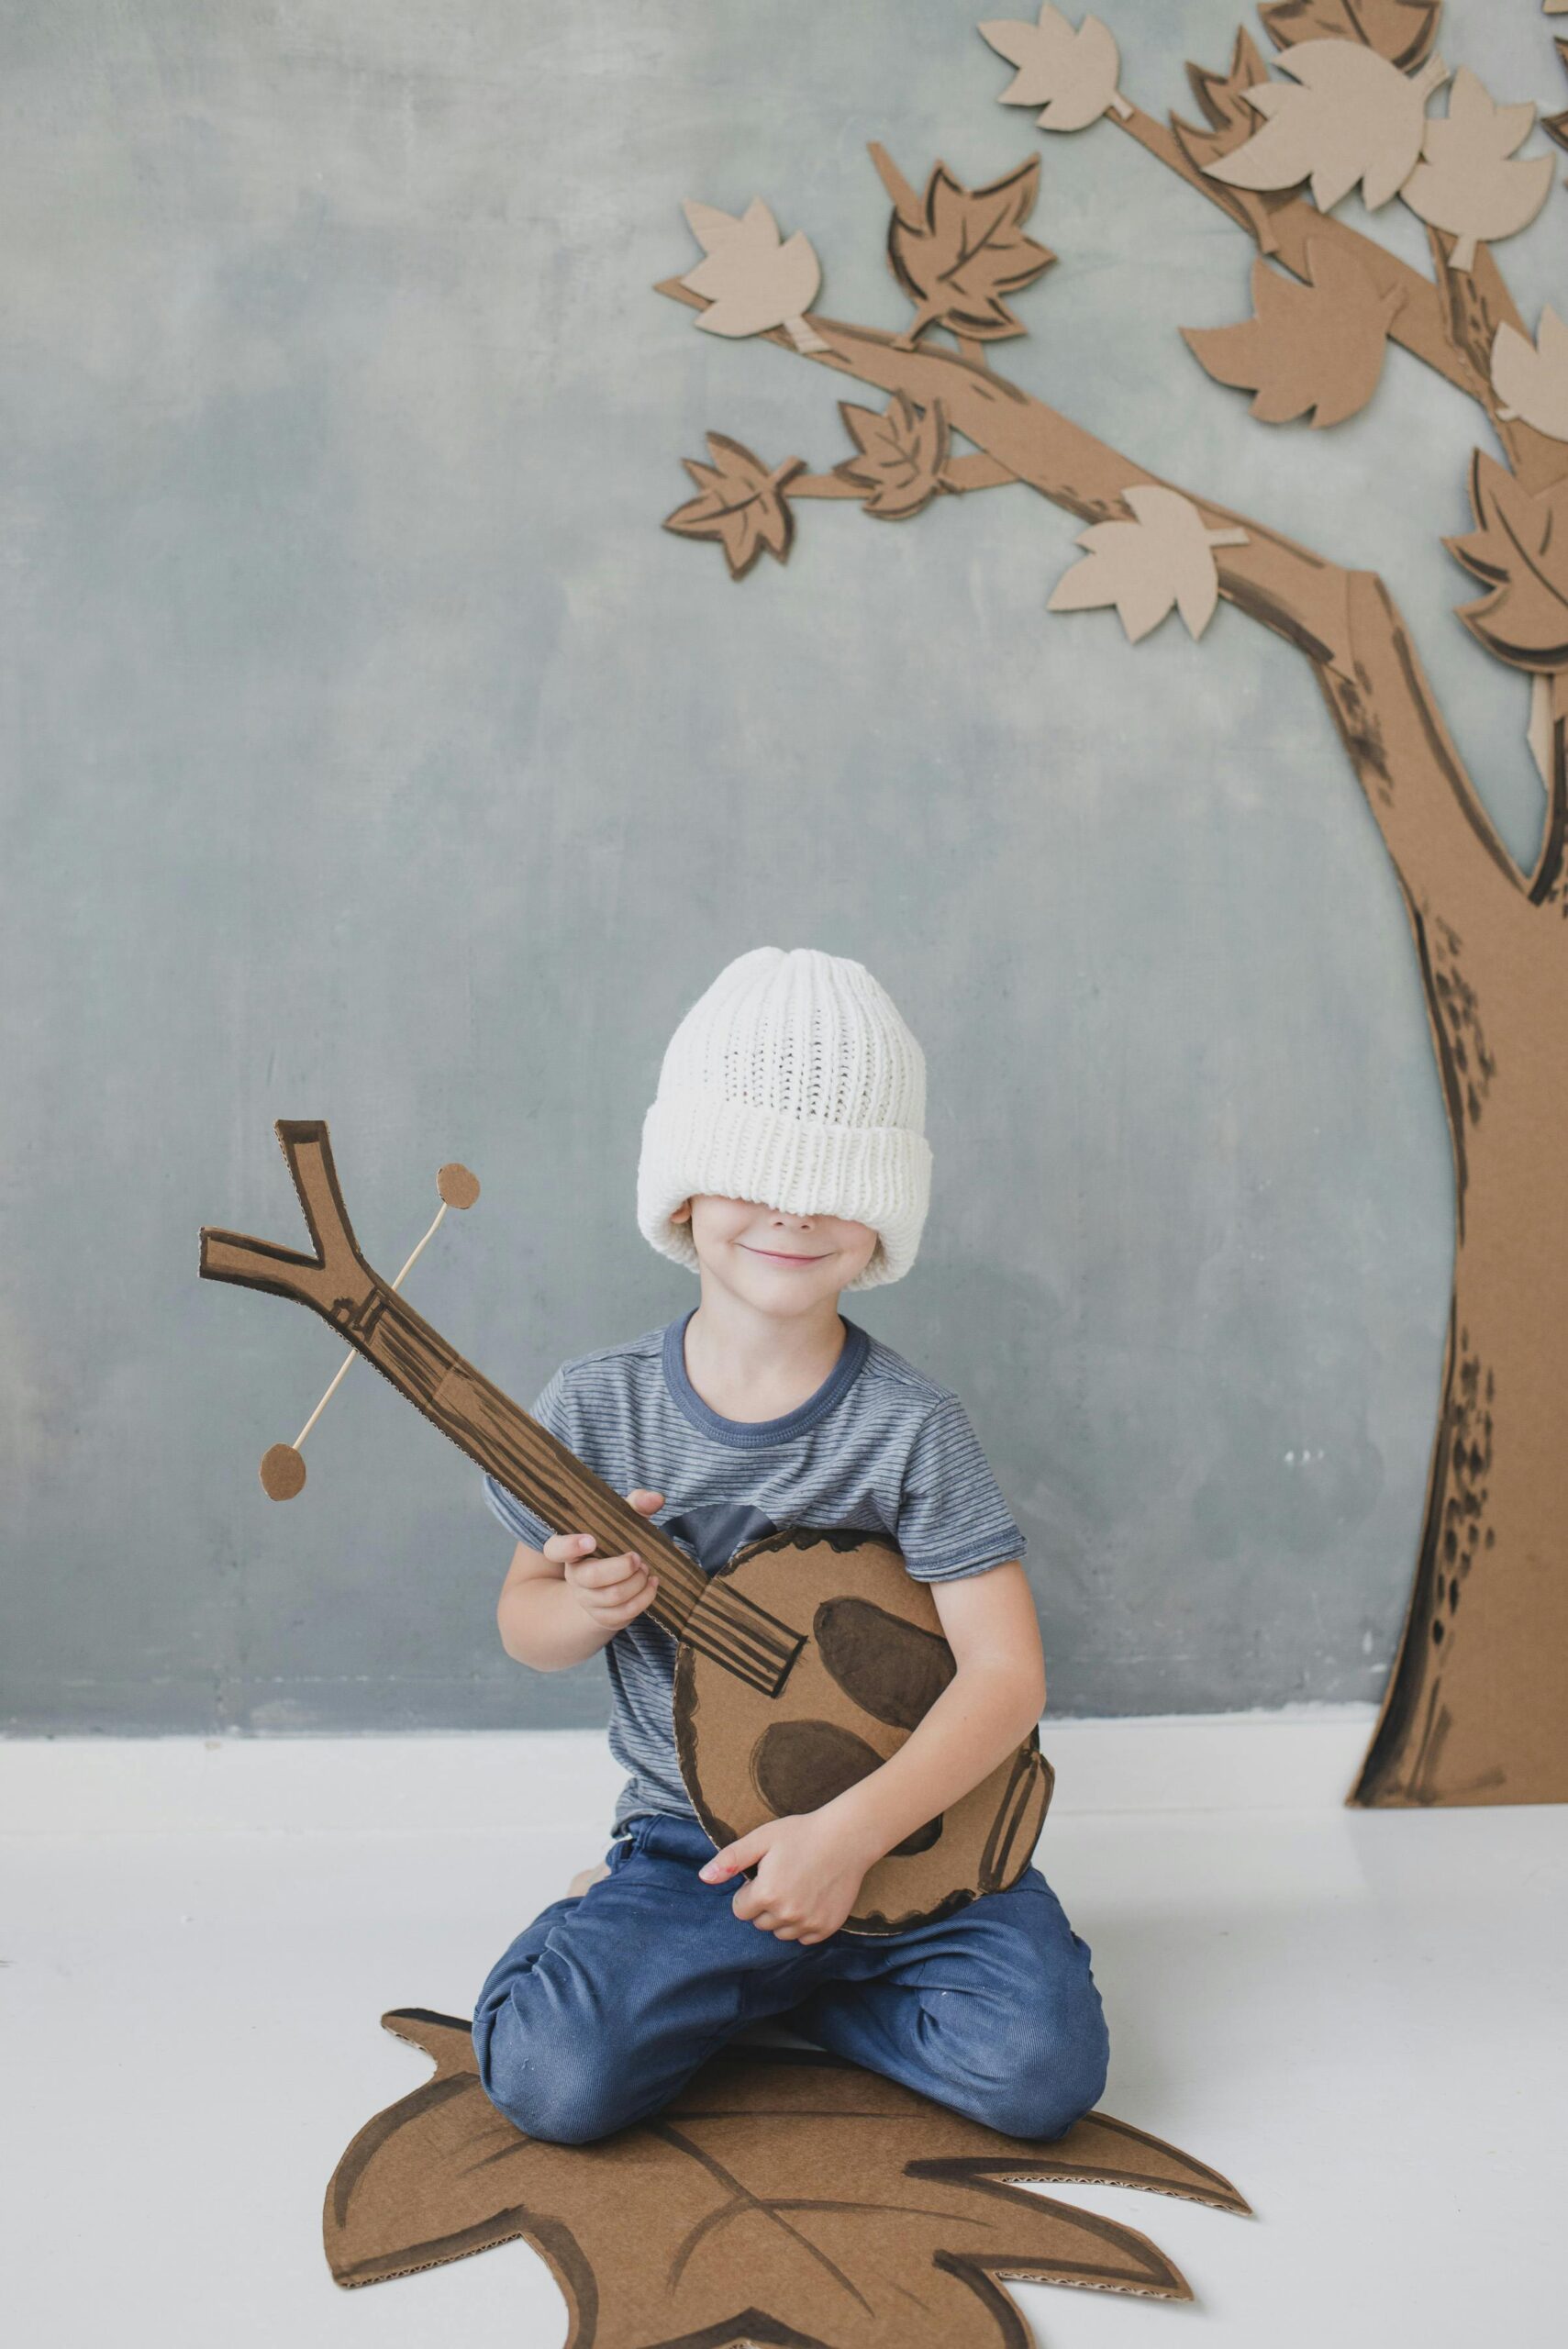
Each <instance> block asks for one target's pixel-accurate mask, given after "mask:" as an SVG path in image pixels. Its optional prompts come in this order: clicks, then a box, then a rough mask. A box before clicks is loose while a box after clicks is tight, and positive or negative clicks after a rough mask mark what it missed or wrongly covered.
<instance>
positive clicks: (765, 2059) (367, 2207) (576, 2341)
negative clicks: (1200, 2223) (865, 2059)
mask: <svg viewBox="0 0 1568 2349" xmlns="http://www.w3.org/2000/svg"><path fill="white" fill-rule="evenodd" d="M382 2022H383V2024H384V2027H385V2029H386V2030H388V2031H390V2032H395V2034H396V2035H397V2037H398V2038H400V2039H406V2040H407V2041H409V2042H410V2043H412V2044H413V2045H415V2046H417V2047H420V2048H422V2049H423V2050H424V2051H425V2053H426V2054H428V2055H429V2056H430V2057H432V2058H433V2060H434V2062H435V2065H436V2069H435V2071H434V2073H433V2074H432V2075H431V2076H430V2077H429V2078H428V2080H426V2081H425V2082H424V2083H423V2085H422V2086H420V2087H417V2088H415V2089H413V2090H412V2091H411V2092H410V2093H409V2094H408V2095H406V2096H405V2097H402V2098H400V2099H399V2100H398V2101H397V2102H396V2103H395V2104H394V2105H389V2106H388V2107H387V2109H386V2110H384V2112H378V2113H377V2114H376V2115H375V2117H374V2119H373V2120H372V2121H367V2122H366V2123H365V2126H364V2127H363V2128H362V2129H361V2131H360V2132H359V2133H358V2134H357V2136H356V2137H355V2138H354V2139H353V2142H352V2143H350V2145H349V2146H348V2147H347V2149H346V2151H345V2152H344V2154H343V2156H342V2158H341V2160H340V2161H339V2164H338V2166H337V2168H336V2170H335V2171H334V2172H333V2175H332V2178H331V2181H330V2183H329V2184H328V2188H327V2196H326V2206H325V2209H324V2210H323V2213H322V2234H323V2241H324V2243H325V2248H326V2252H327V2259H328V2266H330V2268H331V2271H332V2275H333V2278H334V2280H335V2281H336V2282H337V2283H339V2284H341V2285H345V2286H353V2285H360V2284H376V2283H381V2282H384V2280H385V2279H386V2278H388V2277H394V2276H406V2275H409V2274H411V2273H412V2272H413V2271H414V2270H416V2269H417V2268H422V2267H438V2266H443V2265H445V2263H447V2262H448V2261H450V2260H453V2259H462V2258H464V2257H466V2256H467V2255H469V2254H472V2253H473V2252H478V2251H484V2250H486V2249H488V2248H489V2246H490V2245H491V2244H493V2243H507V2242H512V2241H515V2240H516V2239H517V2238H518V2237H519V2236H521V2237H523V2238H525V2239H526V2240H527V2241H528V2242H529V2243H532V2244H533V2245H534V2247H535V2249H536V2250H537V2251H539V2253H540V2254H542V2256H543V2257H544V2259H545V2260H546V2261H547V2262H548V2263H549V2266H550V2273H551V2274H552V2275H553V2277H555V2280H556V2282H557V2283H558V2284H559V2286H560V2287H561V2290H562V2295H563V2297H564V2299H565V2300H566V2305H567V2310H568V2314H569V2323H568V2329H567V2335H566V2349H588V2344H589V2343H593V2344H594V2349H695V2344H698V2343H706V2344H707V2349H736V2344H740V2343H763V2342H769V2343H778V2344H780V2345H781V2349H783V2344H787V2343H793V2344H794V2349H828V2344H831V2349H1003V2344H1006V2349H1020V2344H1021V2343H1023V2342H1024V2341H1025V2340H1026V2339H1027V2338H1029V2334H1028V2332H1027V2328H1026V2327H1025V2326H1024V2324H1023V2322H1022V2321H1021V2319H1020V2317H1019V2315H1018V2308H1017V2306H1016V2304H1015V2303H1014V2301H1013V2300H1012V2299H1010V2298H1009V2297H1008V2295H1007V2294H1006V2292H1005V2291H1003V2290H1002V2289H1001V2288H1000V2280H999V2279H1001V2278H1004V2277H1017V2278H1020V2279H1023V2280H1026V2281H1028V2282H1029V2283H1036V2284H1068V2285H1075V2286H1077V2287H1079V2288H1084V2289H1087V2290H1090V2291H1101V2292H1129V2293H1134V2294H1137V2295H1139V2296H1140V2297H1142V2298H1145V2299H1167V2300H1190V2299H1192V2297H1193V2295H1192V2290H1191V2288H1190V2286H1189V2285H1188V2284H1187V2282H1186V2279H1185V2277H1184V2276H1183V2275H1182V2274H1181V2271H1180V2270H1179V2269H1178V2268H1177V2267H1176V2266H1175V2265H1174V2263H1173V2261H1172V2260H1170V2259H1169V2258H1167V2256H1166V2255H1165V2254H1164V2253H1163V2252H1162V2250H1161V2249H1160V2247H1159V2245H1158V2244H1156V2243H1151V2241H1150V2240H1149V2238H1148V2236H1147V2235H1144V2234H1140V2233H1139V2232H1137V2231H1136V2230H1135V2229H1133V2228H1131V2227H1128V2226H1123V2225H1122V2224H1121V2223H1120V2222H1119V2221H1117V2220H1114V2219H1108V2218H1105V2217H1103V2216H1102V2215H1101V2214H1100V2213H1099V2212H1098V2211H1092V2210H1080V2209H1078V2208H1076V2207H1075V2206H1074V2205H1073V2204H1072V2203H1070V2202H1063V2201H1060V2200H1058V2199H1055V2197H1047V2196H1043V2195H1038V2194H1026V2193H1020V2192H1018V2189H1017V2188H1016V2187H1015V2186H1013V2185H1010V2184H1007V2183H1006V2182H1005V2181H1007V2180H1013V2179H1019V2178H1029V2179H1035V2178H1038V2179H1040V2180H1044V2181H1048V2182H1052V2183H1055V2182H1062V2183H1064V2184H1067V2185H1069V2186H1072V2185H1091V2184H1092V2185H1096V2186H1123V2187H1132V2188H1137V2189H1139V2190H1140V2191H1141V2192H1144V2193H1149V2194H1168V2195H1174V2196H1178V2197H1180V2198H1181V2199H1184V2200H1186V2201H1193V2202H1202V2203H1207V2205H1208V2206H1209V2207H1210V2208H1211V2209H1213V2210H1231V2211H1237V2212H1242V2213H1245V2212H1246V2211H1247V2210H1248V2205H1247V2203H1246V2202H1245V2201H1244V2200H1243V2199H1242V2198H1241V2196H1240V2194H1239V2193H1238V2192H1237V2190H1236V2188H1234V2187H1233V2186H1232V2185H1231V2184H1230V2183H1229V2179H1227V2178H1224V2177H1222V2176H1220V2175H1219V2173H1218V2170H1212V2169H1209V2168H1208V2167H1207V2166H1206V2165H1205V2164H1203V2163H1201V2162H1197V2161H1195V2160H1194V2159H1193V2158H1192V2156H1191V2155H1190V2154H1184V2153H1181V2152H1179V2151H1178V2150H1177V2148H1176V2147H1175V2146H1174V2145H1168V2144H1165V2143H1162V2141H1161V2139H1159V2138H1158V2137H1151V2136H1147V2135H1145V2133H1144V2132H1142V2131H1141V2130H1139V2129H1131V2128H1129V2126H1128V2125H1127V2123H1126V2122H1125V2121H1113V2120H1112V2119H1111V2117H1110V2115H1109V2114H1108V2113H1104V2112H1091V2113H1088V2114H1086V2115H1085V2116H1084V2119H1083V2120H1082V2121H1078V2122H1076V2123H1075V2125H1074V2126H1073V2128H1072V2129H1070V2130H1069V2131H1068V2132H1067V2134H1066V2135H1065V2136H1064V2137H1058V2138H1055V2139H1053V2140H1051V2141H1050V2142H1033V2141H1030V2140H1027V2139H1021V2138H1017V2137H1004V2136H1002V2135H1000V2134H999V2133H998V2132H996V2131H995V2130H993V2129H987V2128H984V2127H983V2126H982V2125H981V2124H980V2123H979V2122H978V2121H968V2120H965V2119H964V2118H963V2117H962V2114H960V2113H956V2112H950V2111H948V2110H945V2108H943V2107H942V2106H940V2105H938V2104H934V2103H932V2102H931V2101H930V2100H929V2099H927V2098H925V2097H922V2096H917V2095H916V2094H915V2093H914V2092H913V2090H911V2089H909V2088H906V2087H899V2086H898V2085H897V2083H896V2082H895V2081H893V2080H889V2079H884V2078H883V2077H882V2076H880V2075H879V2074H877V2073H874V2072H865V2071H862V2070H861V2069H860V2067H859V2066H858V2065H852V2064H846V2063H844V2062H843V2061H841V2059H840V2058H839V2057H837V2056H833V2055H828V2054H823V2053H821V2052H820V2051H818V2050H817V2049H815V2048H804V2047H794V2046H790V2047H781V2046H763V2045H760V2044H755V2043H753V2044H750V2045H742V2044H740V2043H731V2044H730V2045H729V2046H728V2047H725V2048H723V2049H721V2050H720V2051H719V2052H718V2054H716V2055H714V2056H712V2057H710V2058H709V2060H708V2062H707V2063H706V2064H705V2065H703V2066H702V2068H701V2069H700V2070H699V2071H698V2072H696V2073H695V2074H694V2076H693V2077H692V2078H691V2079H690V2080H688V2081H687V2083H686V2085H685V2087H684V2088H682V2089H681V2090H680V2091H679V2093H678V2094H677V2095H676V2096H675V2097H674V2098H673V2100H672V2101H671V2102H670V2103H669V2104H668V2105H666V2106H665V2107H664V2108H663V2109H662V2110H661V2111H660V2112H659V2113H657V2114H656V2115H655V2116H654V2117H653V2118H652V2119H651V2120H649V2121H640V2122H638V2123H635V2124H634V2125H633V2126H631V2127H629V2128H626V2129H620V2130H617V2132H616V2133H615V2134H614V2136H612V2137H607V2138H604V2139H602V2140H600V2141H599V2142H598V2143H594V2144H588V2145H562V2144H555V2143H546V2142H544V2141H542V2140H540V2139H539V2138H534V2137H526V2136H524V2135H523V2133H522V2132H521V2131H520V2130H518V2129H516V2128H514V2126H513V2125H512V2123H511V2122H510V2121H507V2120H506V2118H505V2117H504V2115H502V2114H501V2113H499V2112H498V2111H497V2110H495V2106H494V2105H493V2104H491V2102H490V2101H489V2099H488V2098H487V2097H486V2096H485V2094H484V2089H483V2087H482V2086H481V2084H480V2081H479V2077H478V2073H477V2070H476V2068H475V2064H474V2054H473V2041H472V2038H471V2036H470V2032H469V2026H468V2024H467V2023H466V2022H464V2021H461V2020H460V2019H459V2018H458V2017H457V2016H455V2015H440V2014H432V2013H430V2012H429V2011H428V2009H423V2008H417V2007H415V2008H404V2009H398V2010H395V2011H394V2012H392V2013H390V2014H384V2015H383V2017H382Z"/></svg>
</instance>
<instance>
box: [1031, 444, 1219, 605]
mask: <svg viewBox="0 0 1568 2349" xmlns="http://www.w3.org/2000/svg"><path fill="white" fill-rule="evenodd" d="M1122 502H1123V503H1124V505H1127V506H1130V507H1131V508H1132V511H1133V514H1134V516H1135V517H1136V519H1135V520H1133V521H1131V522H1095V523H1094V524H1092V525H1091V527H1090V528H1089V529H1086V530H1084V531H1083V532H1082V533H1081V534H1080V536H1079V538H1078V540H1077V541H1076V543H1077V544H1078V545H1079V546H1081V547H1087V548H1088V550H1089V551H1088V553H1087V555H1086V556H1085V557H1084V561H1083V562H1075V563H1074V564H1073V568H1072V570H1071V571H1065V572H1063V573H1062V577H1061V578H1060V579H1059V580H1058V581H1057V583H1056V584H1055V586H1054V587H1053V588H1052V589H1051V597H1050V601H1049V603H1048V605H1047V609H1048V610H1050V611H1052V612H1082V611H1088V610H1090V609H1092V608H1093V607H1095V606H1096V605H1100V604H1114V605H1115V606H1116V608H1117V611H1118V614H1119V615H1120V618H1121V624H1122V626H1123V628H1124V629H1126V630H1127V635H1128V640H1129V643H1132V644H1136V643H1137V642H1138V640H1139V638H1140V636H1147V635H1148V633H1149V631H1150V629H1151V628H1153V627H1155V626H1156V625H1157V624H1158V623H1159V622H1160V621H1161V620H1162V619H1163V618H1164V617H1165V615H1166V613H1167V612H1168V611H1169V610H1170V609H1171V607H1172V606H1173V605H1174V606H1175V607H1176V609H1177V610H1178V611H1179V612H1180V613H1181V616H1182V618H1183V619H1184V620H1185V622H1186V624H1187V629H1188V632H1189V633H1190V634H1191V635H1193V636H1201V635H1202V634H1203V631H1204V629H1206V628H1207V626H1208V623H1209V621H1210V619H1211V618H1213V615H1214V607H1215V604H1216V602H1217V601H1218V595H1219V576H1218V572H1217V571H1216V570H1215V567H1214V557H1213V555H1212V554H1211V553H1210V552H1209V549H1210V548H1211V547H1243V546H1245V545H1246V543H1247V533H1246V532H1245V530H1211V529H1209V527H1208V525H1207V522H1206V521H1205V520H1204V518H1203V516H1202V515H1201V514H1200V513H1199V511H1198V509H1197V507H1195V505H1194V504H1193V502H1192V499H1191V498H1190V497H1184V496H1183V495H1182V493H1181V491H1180V490H1179V489H1167V488H1166V487H1165V486H1164V484H1163V483H1158V482H1140V483H1137V484H1135V485H1134V486H1133V487H1132V488H1131V489H1129V490H1124V491H1123V492H1122Z"/></svg>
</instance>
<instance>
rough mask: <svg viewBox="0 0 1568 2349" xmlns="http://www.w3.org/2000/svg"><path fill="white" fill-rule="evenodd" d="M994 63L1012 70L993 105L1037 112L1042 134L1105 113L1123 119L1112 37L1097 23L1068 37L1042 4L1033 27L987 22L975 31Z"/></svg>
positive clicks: (1091, 20) (1054, 11)
mask: <svg viewBox="0 0 1568 2349" xmlns="http://www.w3.org/2000/svg"><path fill="white" fill-rule="evenodd" d="M980 30H981V34H982V37H983V38H984V39H985V40H987V41H989V42H990V44H991V47H992V48H993V49H994V50H995V51H996V54H997V56H998V57H1005V58H1006V61H1007V62H1008V64H1009V65H1015V66H1017V68H1018V71H1017V72H1016V73H1015V74H1014V75H1013V78H1012V80H1011V81H1010V82H1009V83H1008V84H1007V86H1006V89H1005V90H1003V91H1002V92H1001V93H1000V95H998V98H997V101H996V103H997V104H998V106H1039V107H1040V109H1041V111H1040V114H1039V116H1038V117H1036V119H1037V120H1038V122H1039V124H1040V128H1041V129H1042V130H1082V129H1084V127H1085V125H1087V124H1088V123H1091V122H1098V120H1099V118H1100V117H1101V115H1103V114H1104V113H1105V111H1106V107H1107V106H1108V107H1110V109H1111V110H1112V112H1113V113H1116V114H1119V115H1122V116H1127V115H1129V114H1130V113H1131V112H1132V108H1131V107H1130V106H1129V105H1128V103H1127V100H1126V99H1125V98H1124V97H1123V96H1122V95H1121V93H1120V91H1119V90H1118V88H1117V76H1118V73H1119V72H1120V71H1121V58H1120V56H1119V54H1118V50H1117V45H1116V37H1115V35H1114V34H1113V33H1112V32H1111V31H1110V30H1109V29H1108V28H1107V27H1106V26H1105V25H1102V24H1101V22H1100V20H1099V18H1098V17H1084V21H1083V23H1082V24H1081V25H1080V26H1079V27H1078V28H1077V30H1076V31H1074V30H1073V26H1072V25H1071V23H1070V22H1069V21H1068V19H1067V18H1066V17H1064V16H1063V15H1062V11H1061V9H1060V8H1057V7H1053V6H1051V0H1045V5H1044V6H1042V8H1041V9H1040V18H1039V21H1038V23H1036V24H1032V25H1030V24H1026V23H1024V22H1022V21H1021V20H1020V19H1018V18H1015V17H993V19H992V20H991V22H990V23H989V24H984V25H982V26H981V28H980Z"/></svg>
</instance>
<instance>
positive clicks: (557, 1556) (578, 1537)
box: [539, 1533, 599, 1566]
mask: <svg viewBox="0 0 1568 2349" xmlns="http://www.w3.org/2000/svg"><path fill="white" fill-rule="evenodd" d="M598 1546H599V1545H598V1543H597V1542H595V1539H594V1537H593V1535H592V1534H591V1533H552V1534H551V1535H550V1540H549V1541H548V1542H546V1543H545V1545H544V1548H543V1550H542V1551H541V1552H540V1553H539V1554H540V1555H541V1556H542V1557H546V1558H552V1559H553V1560H554V1561H555V1564H557V1565H558V1566H570V1565H575V1564H576V1563H577V1561H578V1559H579V1558H585V1557H587V1556H588V1555H589V1554H590V1553H591V1552H593V1551H594V1550H596V1549H597V1548H598Z"/></svg>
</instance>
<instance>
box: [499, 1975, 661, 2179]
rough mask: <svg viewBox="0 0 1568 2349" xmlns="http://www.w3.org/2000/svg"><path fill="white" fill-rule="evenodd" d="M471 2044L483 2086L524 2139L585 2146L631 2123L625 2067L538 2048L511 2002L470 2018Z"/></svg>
mask: <svg viewBox="0 0 1568 2349" xmlns="http://www.w3.org/2000/svg"><path fill="white" fill-rule="evenodd" d="M473 2052H474V2056H475V2059H476V2061H477V2064H478V2067H479V2082H480V2086H481V2087H483V2088H484V2093H485V2095H486V2096H487V2097H488V2098H489V2099H490V2101H491V2103H492V2104H493V2105H494V2106H495V2110H496V2111H497V2112H499V2113H500V2114H501V2115H502V2117H503V2118H504V2119H505V2120H507V2121H510V2122H511V2123H512V2126H513V2127H514V2128H515V2129H520V2130H521V2131H522V2132H523V2134H524V2136H526V2137H538V2138H541V2139H544V2140H546V2141H547V2142H548V2143H551V2144H556V2145H586V2144H591V2143H593V2142H594V2140H595V2138H598V2137H607V2136H609V2135H610V2133H611V2132H612V2131H614V2130H617V2129H619V2128H623V2127H624V2126H625V2124H626V2122H627V2121H628V2119H630V2118H631V2115H630V2113H629V2111H628V2109H627V2099H626V2094H625V2088H626V2071H625V2066H624V2065H615V2064H612V2063H609V2062H606V2060H605V2059H604V2057H603V2056H602V2055H599V2054H595V2051H594V2050H593V2049H592V2048H591V2047H582V2046H576V2047H574V2046H573V2045H572V2044H571V2043H568V2042H563V2041H562V2040H561V2039H559V2038H557V2039H556V2041H555V2043H554V2044H546V2043H541V2039H540V2036H539V2034H538V2033H537V2032H531V2031H529V2029H528V2026H527V2025H526V2024H525V2023H523V2022H522V2021H521V2020H520V2019H519V2017H518V2014H517V2008H516V2007H515V2006H514V2005H513V2004H512V2002H511V2001H510V2000H509V1999H507V2000H506V2001H504V2002H503V2003H502V2005H500V2006H499V2007H498V2008H496V2009H494V2010H493V2011H491V2012H488V2013H486V2012H484V2011H482V2012H481V2013H479V2014H477V2015H476V2016H475V2017H474V2021H473ZM617 2075H618V2077H617Z"/></svg>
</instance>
